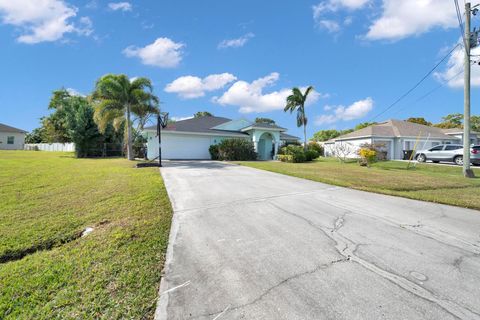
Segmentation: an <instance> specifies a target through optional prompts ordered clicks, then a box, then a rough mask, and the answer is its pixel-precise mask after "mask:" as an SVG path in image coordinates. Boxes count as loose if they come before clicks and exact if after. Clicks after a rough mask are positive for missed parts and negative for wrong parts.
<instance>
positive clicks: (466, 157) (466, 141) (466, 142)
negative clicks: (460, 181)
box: [463, 2, 476, 178]
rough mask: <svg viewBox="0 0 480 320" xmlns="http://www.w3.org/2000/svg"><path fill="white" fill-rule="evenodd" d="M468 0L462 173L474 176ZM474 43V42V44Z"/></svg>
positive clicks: (467, 176) (469, 10) (466, 6)
mask: <svg viewBox="0 0 480 320" xmlns="http://www.w3.org/2000/svg"><path fill="white" fill-rule="evenodd" d="M471 11H472V10H471V5H470V2H467V3H465V36H464V38H465V39H464V41H465V61H464V68H465V72H464V104H463V109H464V110H463V175H464V176H465V177H466V178H474V177H475V174H474V173H473V170H472V169H470V48H471V43H470V39H471V38H470V35H471V31H470V20H471ZM475 45H476V44H475Z"/></svg>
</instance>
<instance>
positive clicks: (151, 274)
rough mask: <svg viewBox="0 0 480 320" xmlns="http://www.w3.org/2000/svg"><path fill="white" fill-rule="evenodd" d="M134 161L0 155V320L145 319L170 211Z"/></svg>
mask: <svg viewBox="0 0 480 320" xmlns="http://www.w3.org/2000/svg"><path fill="white" fill-rule="evenodd" d="M133 166H134V163H132V162H129V161H126V160H124V159H75V158H74V157H73V156H72V155H71V154H68V153H49V152H35V151H0V235H1V237H0V261H1V262H0V319H93V318H102V319H119V318H122V319H144V318H146V319H149V318H152V317H153V313H154V310H155V304H156V298H157V294H158V287H159V283H160V276H161V270H162V267H163V261H164V255H165V251H166V248H167V241H168V234H169V229H170V221H171V215H172V209H171V206H170V202H169V199H168V196H167V193H166V190H165V187H164V185H163V181H162V179H161V177H160V175H159V172H158V168H157V169H155V168H145V169H135V168H133ZM85 227H93V228H94V231H93V232H92V233H90V234H89V235H87V236H85V237H80V238H79V237H78V236H79V234H80V233H81V232H82V230H84V229H85Z"/></svg>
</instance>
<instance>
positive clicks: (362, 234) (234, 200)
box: [156, 161, 480, 320]
mask: <svg viewBox="0 0 480 320" xmlns="http://www.w3.org/2000/svg"><path fill="white" fill-rule="evenodd" d="M161 172H162V175H163V177H164V179H165V184H166V187H167V190H168V193H169V195H170V198H171V200H172V204H173V207H174V212H175V214H174V220H173V225H172V230H171V234H170V243H169V248H168V253H167V262H166V267H165V275H164V277H163V280H162V283H161V288H160V298H159V301H158V306H157V311H156V318H157V319H215V320H216V319H276V320H277V319H289V320H292V319H435V320H438V319H480V255H479V254H480V212H479V211H475V210H467V209H462V208H455V207H450V206H445V205H438V204H433V203H426V202H420V201H413V200H408V199H402V198H396V197H389V196H385V195H378V194H373V193H367V192H361V191H355V190H350V189H345V188H339V187H334V186H330V185H326V184H322V183H317V182H312V181H308V180H303V179H297V178H293V177H288V176H284V175H280V174H276V173H270V172H266V171H261V170H256V169H251V168H246V167H240V166H236V165H230V164H224V163H218V162H194V161H192V162H169V163H167V164H166V167H164V168H162V169H161Z"/></svg>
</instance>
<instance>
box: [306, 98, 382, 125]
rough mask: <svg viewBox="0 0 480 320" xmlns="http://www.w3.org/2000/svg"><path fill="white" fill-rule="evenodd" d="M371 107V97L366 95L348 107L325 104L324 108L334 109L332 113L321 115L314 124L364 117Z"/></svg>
mask: <svg viewBox="0 0 480 320" xmlns="http://www.w3.org/2000/svg"><path fill="white" fill-rule="evenodd" d="M372 109H373V99H372V98H370V97H368V98H366V99H364V100H359V101H356V102H354V103H352V104H351V105H349V106H348V107H345V106H325V107H324V110H326V111H329V110H334V112H333V114H327V115H321V116H318V117H317V118H316V119H315V124H317V125H322V124H331V123H335V122H337V121H350V120H355V119H360V118H363V117H365V116H366V115H367V114H368V113H369V112H370V111H371V110H372Z"/></svg>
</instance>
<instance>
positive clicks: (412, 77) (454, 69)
mask: <svg viewBox="0 0 480 320" xmlns="http://www.w3.org/2000/svg"><path fill="white" fill-rule="evenodd" d="M460 3H461V5H463V1H460ZM473 23H474V25H478V18H475V19H474V20H473ZM459 36H460V33H459V27H458V22H457V20H456V15H455V7H454V5H453V1H450V0H436V1H433V0H431V1H428V0H424V1H418V0H404V1H401V2H399V1H396V0H326V1H317V0H315V1H307V0H295V1H293V0H291V1H290V0H288V1H287V0H285V1H270V0H265V1H253V0H242V1H237V0H232V1H219V0H203V1H193V0H190V1H186V0H176V1H146V0H142V1H127V2H124V1H100V0H97V1H91V0H86V1H79V0H77V1H74V0H16V1H10V0H0V43H1V51H0V55H1V57H2V59H0V68H1V70H2V74H3V77H2V79H3V80H2V84H1V86H0V110H1V116H0V122H2V123H6V124H9V125H12V126H15V127H19V128H23V129H26V130H31V129H33V128H35V127H37V126H38V123H39V118H40V117H41V116H43V115H46V114H48V110H47V105H48V101H49V98H50V94H51V91H53V90H55V89H58V88H60V87H62V86H63V87H65V88H70V89H73V90H75V91H77V92H79V93H82V94H88V93H89V92H91V90H92V89H93V87H94V83H95V80H96V79H98V78H99V77H100V76H102V75H104V74H106V73H124V74H127V75H128V76H130V77H137V76H145V77H149V78H150V79H152V81H153V83H154V86H155V93H156V94H157V95H158V96H159V97H160V99H161V101H162V102H163V103H162V108H163V109H164V110H165V111H168V112H170V115H171V116H173V117H175V118H178V119H180V118H184V117H189V116H191V115H192V114H193V113H194V112H196V111H209V112H211V113H213V114H215V115H218V116H224V117H229V118H240V117H245V118H248V119H254V118H255V117H270V118H273V119H275V120H276V121H277V123H278V124H279V125H281V126H284V127H286V128H288V129H289V132H290V133H292V134H296V135H301V132H302V131H301V129H298V128H296V121H295V116H294V115H290V114H285V113H284V112H283V101H284V98H285V96H286V95H287V94H288V91H289V90H290V88H291V87H293V86H299V87H305V86H308V85H313V86H314V87H315V88H316V94H315V95H312V97H311V99H310V101H309V105H308V109H307V115H308V117H309V126H308V132H309V135H311V134H313V132H315V131H317V130H321V129H330V128H336V129H345V128H350V127H353V126H354V125H355V124H357V123H359V122H363V121H369V120H371V119H372V118H374V116H375V115H377V114H378V113H380V112H381V111H383V110H384V109H385V108H386V107H387V106H388V105H390V104H391V103H392V102H393V101H395V100H396V98H398V97H399V96H400V95H401V94H403V93H404V92H405V91H406V90H408V89H409V88H410V87H411V86H413V85H414V84H415V83H416V82H417V81H418V80H419V79H420V78H421V77H422V76H423V75H424V74H425V73H426V72H427V71H428V70H429V69H430V68H432V66H433V65H435V64H436V62H437V61H438V60H439V59H441V58H442V57H443V56H444V55H445V53H446V52H447V51H448V50H450V49H451V48H452V47H453V46H454V45H455V44H456V43H457V42H458V41H459ZM461 64H462V56H461V48H459V49H458V50H455V51H454V53H453V54H452V55H451V57H449V59H448V60H447V61H446V63H444V64H442V65H441V66H440V67H439V68H438V69H437V70H436V73H435V74H433V75H432V76H430V77H429V78H428V79H427V81H425V82H424V83H423V84H422V85H421V87H419V88H418V89H417V90H415V91H414V92H413V93H412V94H411V95H410V96H408V97H407V98H406V99H405V100H403V101H402V102H401V103H399V104H398V105H397V106H395V107H394V108H392V109H391V110H389V111H388V112H386V113H385V114H383V115H382V116H380V117H378V118H375V120H376V121H381V120H386V119H389V118H397V119H404V118H407V117H410V116H415V117H425V118H427V120H430V121H432V122H436V121H439V120H440V118H441V116H443V115H446V114H448V113H454V112H462V110H463V90H462V85H463V80H462V79H463V78H462V77H463V76H462V75H459V76H458V77H457V78H454V79H453V80H450V81H447V80H449V79H451V78H452V77H453V76H454V75H456V74H458V73H459V70H460V71H461V69H462V65H461ZM479 68H480V66H478V65H473V66H472V73H473V77H472V84H473V86H474V87H473V91H472V113H474V114H479V113H480V108H479V104H478V103H477V101H478V98H479V97H480V95H479V94H478V92H477V91H478V90H477V86H479V85H480V72H478V71H479V70H478V69H479ZM439 85H442V86H441V87H440V88H438V89H437V90H436V91H434V92H433V93H432V94H430V95H429V96H428V97H426V98H424V99H422V100H421V101H417V100H418V98H419V97H421V96H423V95H425V94H426V93H428V92H429V91H430V90H431V89H433V88H436V87H437V86H439Z"/></svg>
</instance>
